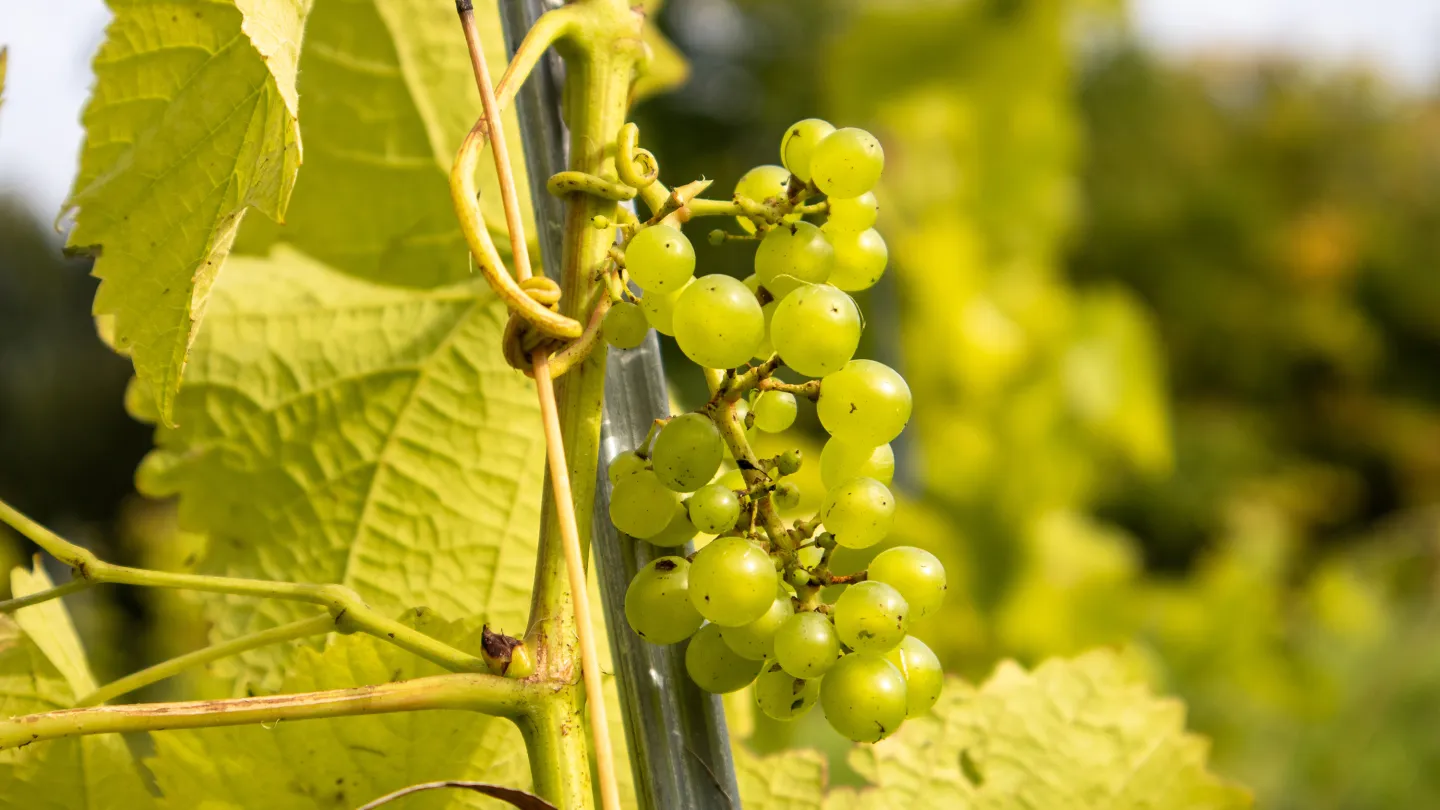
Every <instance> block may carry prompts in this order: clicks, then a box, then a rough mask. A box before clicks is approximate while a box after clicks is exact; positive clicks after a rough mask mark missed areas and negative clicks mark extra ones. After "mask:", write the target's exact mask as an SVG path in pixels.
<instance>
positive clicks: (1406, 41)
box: [0, 0, 1440, 221]
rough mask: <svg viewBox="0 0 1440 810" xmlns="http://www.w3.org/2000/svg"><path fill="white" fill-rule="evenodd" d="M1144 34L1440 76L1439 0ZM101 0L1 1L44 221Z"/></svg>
mask: <svg viewBox="0 0 1440 810" xmlns="http://www.w3.org/2000/svg"><path fill="white" fill-rule="evenodd" d="M1128 6H1129V8H1130V13H1131V17H1132V20H1133V21H1134V24H1135V27H1136V29H1137V31H1138V32H1139V33H1140V35H1141V36H1142V38H1144V39H1145V40H1146V41H1148V42H1150V43H1151V44H1152V45H1154V46H1156V47H1158V48H1159V49H1161V50H1162V51H1166V52H1169V53H1173V54H1176V55H1178V56H1183V55H1186V54H1192V53H1209V52H1215V51H1224V50H1230V49H1246V50H1253V49H1271V50H1282V51H1285V52H1289V53H1295V54H1300V55H1302V56H1305V57H1307V58H1313V59H1316V60H1319V61H1324V62H1355V61H1360V62H1365V63H1369V64H1373V65H1375V66H1377V67H1379V68H1380V69H1381V70H1383V71H1384V72H1386V73H1387V74H1389V75H1391V76H1393V77H1394V78H1395V79H1396V80H1398V81H1400V82H1402V83H1404V84H1407V85H1410V86H1414V87H1420V86H1423V85H1427V84H1429V83H1431V82H1432V80H1433V79H1434V78H1436V77H1440V0H1129V3H1128ZM107 19H108V12H107V11H106V10H105V7H104V5H103V3H102V2H101V0H45V2H35V1H34V0H6V1H5V2H0V45H8V46H9V48H10V65H9V75H8V77H7V82H6V85H7V86H6V88H5V102H4V106H3V108H0V195H7V194H19V195H20V196H21V197H22V198H23V199H25V201H26V203H27V204H28V205H29V207H30V208H31V209H32V210H33V211H34V212H35V214H36V216H37V217H40V218H41V219H42V220H45V221H49V220H51V219H53V218H54V217H55V215H56V214H57V213H58V212H59V209H60V205H61V203H62V202H63V201H64V198H65V195H66V193H67V192H68V190H69V183H70V180H71V178H72V176H73V175H74V173H75V162H76V156H77V154H78V153H79V149H80V140H81V135H82V132H81V129H80V123H79V119H80V109H81V106H82V105H83V104H84V101H85V97H86V95H87V93H88V92H89V87H90V82H91V75H90V69H89V60H90V55H91V54H92V53H93V52H94V50H95V48H96V47H97V46H98V45H99V43H100V40H101V37H102V35H103V32H104V26H105V22H106V20H107Z"/></svg>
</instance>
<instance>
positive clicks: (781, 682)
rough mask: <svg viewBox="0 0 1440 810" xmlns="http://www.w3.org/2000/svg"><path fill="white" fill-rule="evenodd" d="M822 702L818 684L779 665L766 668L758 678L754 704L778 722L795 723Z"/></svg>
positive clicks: (769, 665)
mask: <svg viewBox="0 0 1440 810" xmlns="http://www.w3.org/2000/svg"><path fill="white" fill-rule="evenodd" d="M819 699H820V682H819V681H814V680H810V681H807V680H805V679H803V678H797V677H795V676H794V675H791V674H790V673H788V672H786V671H785V670H783V669H781V668H780V665H779V664H768V665H766V667H765V671H764V672H762V673H760V677H758V678H756V679H755V705H756V706H759V707H760V711H762V712H764V713H765V716H767V717H770V718H773V719H775V720H794V719H795V718H797V717H799V716H800V715H802V714H804V713H806V712H808V711H810V708H811V707H812V706H814V705H815V701H817V700H819Z"/></svg>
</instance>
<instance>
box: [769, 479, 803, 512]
mask: <svg viewBox="0 0 1440 810" xmlns="http://www.w3.org/2000/svg"><path fill="white" fill-rule="evenodd" d="M773 494H774V497H775V506H776V508H778V509H780V510H781V511H783V512H789V511H790V510H791V509H797V508H799V506H800V487H798V486H796V485H795V484H793V483H791V482H789V481H781V482H780V483H779V484H776V485H775V492H774V493H773Z"/></svg>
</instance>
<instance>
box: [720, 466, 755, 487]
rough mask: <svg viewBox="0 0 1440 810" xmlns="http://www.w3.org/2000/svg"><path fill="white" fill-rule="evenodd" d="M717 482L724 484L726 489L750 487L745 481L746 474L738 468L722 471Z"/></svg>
mask: <svg viewBox="0 0 1440 810" xmlns="http://www.w3.org/2000/svg"><path fill="white" fill-rule="evenodd" d="M715 483H717V484H721V485H723V486H724V487H725V488H726V489H733V490H746V489H749V488H750V485H749V484H746V483H745V474H744V473H742V472H740V471H739V470H736V469H731V470H726V471H725V472H724V473H721V475H720V477H719V478H718V479H716V480H715Z"/></svg>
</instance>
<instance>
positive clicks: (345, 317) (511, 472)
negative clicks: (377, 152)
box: [131, 246, 544, 689]
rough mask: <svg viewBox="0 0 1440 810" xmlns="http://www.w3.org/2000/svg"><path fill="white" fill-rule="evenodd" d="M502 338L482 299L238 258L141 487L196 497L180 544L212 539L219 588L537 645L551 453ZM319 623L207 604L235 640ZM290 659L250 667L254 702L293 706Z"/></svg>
mask: <svg viewBox="0 0 1440 810" xmlns="http://www.w3.org/2000/svg"><path fill="white" fill-rule="evenodd" d="M504 320H505V309H504V306H503V304H502V303H501V302H500V301H499V300H498V299H496V298H495V296H494V295H493V294H492V293H491V292H490V291H489V289H488V288H487V287H485V286H484V284H483V282H481V281H479V280H478V279H477V280H476V281H475V282H472V283H470V284H467V285H460V286H454V287H448V288H442V289H436V290H426V291H421V290H411V289H403V288H395V287H387V286H382V285H378V284H374V283H372V282H368V281H363V280H360V279H356V278H353V277H350V276H346V275H344V274H341V273H339V272H336V271H335V270H332V269H330V268H327V267H325V266H323V265H321V264H319V263H317V262H315V261H314V260H312V259H310V258H308V257H306V256H303V255H302V254H299V253H297V252H296V251H294V250H293V249H291V248H288V247H285V246H278V247H277V248H276V249H275V250H274V252H273V254H272V256H271V257H270V258H266V259H258V258H250V257H241V256H236V257H233V258H232V259H231V267H230V272H228V273H226V275H225V277H224V278H223V279H222V280H221V282H220V283H219V284H217V285H216V288H215V291H214V294H213V296H212V302H211V312H210V316H209V318H208V320H207V323H206V328H205V330H204V332H202V333H201V335H200V339H199V340H198V341H197V342H196V344H195V351H194V355H193V358H192V360H191V368H190V371H189V376H188V378H187V380H186V383H185V386H184V387H183V388H182V389H181V392H180V397H179V398H178V400H177V402H176V411H175V412H176V414H177V416H178V417H179V421H180V425H181V426H180V427H179V428H174V429H170V428H162V429H161V430H159V431H158V433H157V444H158V449H156V450H155V451H154V452H152V453H151V455H150V456H149V457H148V458H147V459H146V460H145V462H143V464H142V466H141V470H140V473H139V474H138V476H137V483H138V485H139V486H140V488H141V490H142V491H144V492H147V493H149V494H153V495H168V494H172V493H179V495H180V523H181V526H182V528H184V529H186V530H193V531H199V532H204V533H206V534H208V535H209V547H210V553H209V556H208V558H207V560H206V562H205V563H204V565H203V568H202V570H205V571H209V572H211V573H223V574H229V575H234V576H247V577H259V578H265V579H285V580H292V581H309V582H340V583H344V584H346V585H349V586H351V587H353V588H355V589H356V590H357V591H358V592H359V593H360V594H361V596H363V597H364V598H365V600H366V601H367V602H368V603H369V604H370V605H372V606H373V607H375V608H377V609H380V610H383V611H386V612H397V613H398V612H399V611H400V610H402V609H404V608H406V607H412V606H418V605H427V606H429V607H432V608H435V609H436V610H438V611H440V612H442V613H444V614H447V615H456V616H483V617H486V618H487V619H488V620H489V621H490V622H491V623H492V624H493V625H497V626H498V627H499V628H500V629H506V630H511V631H523V630H524V628H525V620H526V608H527V607H528V603H529V588H530V581H531V576H532V573H533V570H534V553H535V538H536V535H537V532H538V526H539V504H540V486H541V475H542V473H543V469H542V463H541V458H542V457H543V453H544V443H543V439H542V437H541V436H540V431H539V420H538V417H537V411H538V407H537V404H536V400H535V398H534V395H533V391H532V388H531V385H530V382H529V381H528V380H527V379H526V378H525V377H524V376H522V375H521V374H520V373H519V372H517V371H514V370H513V369H511V368H510V367H509V366H507V365H506V364H505V362H504V360H503V359H502V358H501V355H500V333H501V330H502V328H503V326H504ZM131 404H132V405H135V404H136V403H135V402H133V401H132V403H131ZM137 410H138V412H139V415H141V416H144V415H147V414H146V413H145V412H146V410H147V408H145V407H144V406H143V404H141V405H140V407H139V408H138V409H137ZM149 415H153V411H152V412H151V413H150V414H149ZM311 610H312V609H311V608H309V607H308V606H303V605H296V604H293V603H285V602H280V601H278V600H254V599H240V598H231V599H220V598H217V599H213V600H210V601H208V602H207V612H208V614H209V616H210V617H211V618H212V620H213V621H214V623H215V626H214V630H213V635H214V636H215V637H217V638H230V637H234V636H236V635H239V634H241V633H246V632H252V631H255V630H259V629H263V628H267V627H273V626H276V625H278V624H281V623H285V622H289V621H294V620H295V619H298V618H301V617H302V616H304V615H308V612H309V611H311ZM292 654H293V651H291V650H289V649H279V648H273V649H264V650H257V651H255V652H253V653H248V654H246V655H245V656H243V658H242V659H241V660H243V661H244V662H246V663H247V666H248V669H247V671H246V672H245V673H244V674H245V677H244V678H243V679H242V680H241V682H240V683H238V684H237V689H243V688H244V687H245V686H246V685H247V684H248V685H254V686H258V687H259V688H262V689H273V688H275V687H276V686H277V685H278V680H279V678H278V671H279V669H280V668H281V666H282V663H283V662H284V660H285V659H286V657H287V656H290V655H292ZM231 666H234V664H233V663H232V664H231Z"/></svg>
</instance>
